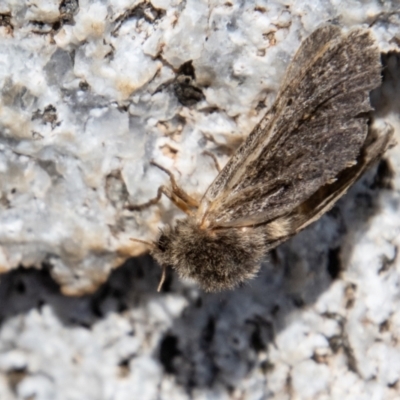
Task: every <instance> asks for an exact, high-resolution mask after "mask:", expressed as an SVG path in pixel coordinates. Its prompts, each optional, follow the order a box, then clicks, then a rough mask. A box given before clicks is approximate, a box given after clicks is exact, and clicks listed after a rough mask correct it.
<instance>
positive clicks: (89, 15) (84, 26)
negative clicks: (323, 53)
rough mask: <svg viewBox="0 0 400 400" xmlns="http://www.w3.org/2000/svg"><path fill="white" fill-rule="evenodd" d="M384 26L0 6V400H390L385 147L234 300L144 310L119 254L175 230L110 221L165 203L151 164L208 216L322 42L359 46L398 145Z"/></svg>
mask: <svg viewBox="0 0 400 400" xmlns="http://www.w3.org/2000/svg"><path fill="white" fill-rule="evenodd" d="M398 8H399V3H398V2H396V1H390V2H389V1H388V2H380V1H364V2H362V3H360V2H358V1H349V2H334V1H286V2H284V1H282V2H280V1H275V2H271V1H251V0H249V1H246V2H243V1H225V2H222V1H221V2H219V1H212V2H203V1H199V0H187V1H180V0H153V1H151V2H150V1H147V2H145V1H135V0H119V1H117V0H114V1H111V0H110V1H100V0H98V1H82V0H81V1H79V3H78V1H75V0H63V1H55V0H46V1H44V0H32V1H30V2H26V1H12V0H3V1H2V2H0V54H1V57H0V177H1V179H0V190H1V193H0V194H1V201H0V270H1V271H2V272H3V275H2V276H1V281H0V304H1V307H0V318H1V327H0V399H2V400H3V399H5V400H11V399H35V400H47V399H49V400H50V399H51V400H53V399H60V400H61V399H62V400H64V399H74V400H75V399H79V400H80V399H85V400H87V399H118V400H119V399H121V400H122V399H129V400H130V399H141V400H147V399H149V400H150V399H174V400H175V399H196V400H197V399H251V400H253V399H254V400H255V399H276V400H278V399H289V398H291V399H324V400H325V399H341V400H342V399H355V398H357V399H371V398H374V399H385V400H386V399H398V398H399V397H400V386H399V385H400V383H399V379H400V346H399V337H400V312H399V310H400V289H399V283H400V261H399V256H398V248H399V246H400V146H397V147H395V148H393V149H392V150H390V151H389V152H388V154H387V156H386V157H385V159H384V160H382V161H381V162H380V164H379V165H378V166H376V167H375V168H374V169H372V170H371V171H369V172H368V173H367V174H366V175H365V176H364V177H363V179H362V180H361V181H360V182H358V183H357V184H356V185H355V186H354V187H353V188H352V189H351V190H350V191H349V193H348V194H347V195H346V196H345V197H344V198H343V199H342V200H341V201H340V202H339V203H338V205H337V206H336V207H335V208H334V209H333V210H332V211H331V212H330V213H328V214H327V215H325V216H324V217H323V218H322V219H321V220H320V221H318V222H317V223H315V224H313V225H312V226H311V227H309V228H308V229H307V230H306V231H304V232H302V233H301V234H299V235H298V236H297V237H295V238H294V239H292V240H291V241H290V242H288V243H286V244H284V245H282V246H280V247H279V248H278V249H277V250H276V251H274V252H273V253H272V254H271V255H270V256H269V257H268V258H267V259H266V261H265V263H264V266H263V268H262V271H261V273H260V275H259V277H258V278H257V279H255V280H253V281H252V282H251V283H249V285H247V286H245V287H243V288H240V289H238V290H236V291H233V292H227V293H222V294H213V295H210V294H204V293H202V292H201V291H199V290H198V289H197V288H196V287H195V286H194V285H192V284H188V283H184V282H179V281H178V280H177V278H176V276H174V275H173V273H169V275H168V277H167V282H166V285H165V286H164V289H163V292H161V293H159V294H158V293H156V292H155V288H156V286H157V282H158V279H159V276H160V270H159V268H158V267H157V266H156V265H154V264H153V262H152V261H151V260H150V259H149V258H147V257H141V258H135V259H129V257H131V256H134V255H139V254H141V253H142V252H143V251H144V248H143V246H141V245H139V244H137V243H134V242H132V241H130V240H129V238H131V237H136V238H141V239H147V240H151V239H154V238H155V237H156V235H157V233H158V228H159V227H160V226H162V225H163V224H165V223H170V222H172V221H173V219H174V218H176V217H179V215H180V214H179V213H178V212H177V210H176V209H175V208H174V207H173V206H172V205H171V204H170V203H169V202H168V201H167V200H165V199H163V201H162V202H161V204H160V205H159V206H155V207H152V208H149V209H148V210H145V211H142V212H129V211H126V210H125V209H124V205H126V204H127V203H129V202H130V203H132V204H135V203H141V202H143V201H146V200H148V199H150V198H151V197H153V196H154V195H155V193H156V190H157V186H158V185H160V184H163V183H167V177H166V176H165V174H163V173H162V172H161V171H159V170H157V169H156V168H154V167H151V166H149V161H150V160H151V159H154V160H156V161H157V162H159V163H160V164H162V165H164V166H166V167H167V168H169V169H171V170H172V171H173V172H174V173H175V174H176V176H177V178H178V180H179V184H180V185H181V186H182V187H184V188H185V189H186V190H187V191H188V192H190V193H191V194H193V195H194V196H201V194H202V193H203V192H204V190H205V189H206V188H207V186H208V185H209V184H210V182H211V181H212V180H213V178H214V177H215V175H216V174H217V171H216V169H215V166H214V163H213V160H212V159H211V158H210V157H209V156H208V155H207V154H205V153H204V151H209V152H211V153H212V154H214V155H215V156H216V157H217V158H218V161H219V163H220V164H221V165H223V164H224V163H225V162H226V161H227V160H228V158H229V156H230V155H231V154H232V152H233V151H234V149H235V148H236V147H237V146H238V144H239V143H240V142H241V141H242V140H243V138H245V137H246V135H247V134H248V133H249V132H250V131H251V129H252V127H253V126H254V125H255V124H256V123H257V121H258V120H259V119H260V118H261V117H262V116H263V114H264V113H265V111H266V109H267V108H268V107H269V106H270V104H271V103H272V101H273V99H274V96H275V95H276V92H277V90H278V88H279V84H280V81H281V78H282V77H283V74H284V71H285V68H286V66H287V65H288V63H289V61H290V59H291V57H292V56H293V54H294V52H295V51H296V49H297V48H298V46H299V44H300V42H301V40H302V39H303V38H304V37H306V36H307V35H308V34H309V33H310V32H312V31H313V30H314V29H315V28H316V27H318V26H319V25H320V24H321V23H324V22H326V21H333V22H335V23H337V24H339V25H340V26H342V27H343V29H344V30H347V29H351V28H352V27H355V26H365V27H367V26H371V29H372V30H373V32H374V34H375V36H376V38H377V41H378V44H379V46H380V49H381V51H382V53H383V56H382V60H383V63H384V65H385V69H384V81H383V84H382V87H381V88H379V89H377V90H376V91H375V92H374V93H372V102H373V105H374V107H375V123H376V124H377V125H378V126H379V124H383V123H384V121H385V122H386V123H390V124H391V125H392V126H393V127H394V129H395V136H396V137H397V140H398V141H399V142H400V120H399V115H400V56H399V51H400V15H399V14H398V13H396V12H394V11H395V10H396V9H398ZM127 259H129V260H128V261H127V262H126V263H125V265H123V266H122V267H120V268H118V269H117V270H115V271H113V272H112V270H113V268H116V267H118V266H120V265H121V264H122V263H123V262H124V261H125V260H127ZM35 267H36V268H35ZM38 268H42V269H41V270H38ZM110 273H111V275H110ZM65 294H75V295H78V294H80V295H83V296H82V297H67V296H65Z"/></svg>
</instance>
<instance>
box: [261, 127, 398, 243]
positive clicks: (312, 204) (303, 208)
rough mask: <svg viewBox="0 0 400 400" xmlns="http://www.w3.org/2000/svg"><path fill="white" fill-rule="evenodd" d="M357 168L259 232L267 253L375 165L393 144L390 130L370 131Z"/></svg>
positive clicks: (342, 193)
mask: <svg viewBox="0 0 400 400" xmlns="http://www.w3.org/2000/svg"><path fill="white" fill-rule="evenodd" d="M368 136H369V137H368V138H367V140H366V142H365V144H364V146H363V148H362V149H361V153H360V156H359V157H358V160H357V164H355V165H353V166H351V167H349V168H346V169H345V170H343V171H342V172H340V173H339V175H338V176H337V180H336V181H335V182H333V183H332V184H327V185H324V186H323V187H321V188H320V189H319V190H317V191H316V192H315V193H314V194H313V195H312V196H311V197H310V198H309V199H307V200H306V201H305V202H303V203H302V204H300V205H299V206H298V207H296V208H295V209H293V210H292V211H291V212H290V213H289V214H288V215H286V216H284V217H281V218H278V219H277V220H275V221H272V222H271V223H269V224H266V225H265V226H263V227H262V228H261V229H262V230H263V232H264V235H265V242H266V248H267V250H271V249H273V248H274V247H276V246H278V245H279V244H280V243H282V242H284V241H286V240H287V239H289V238H290V237H292V236H294V235H295V234H297V233H298V232H300V231H301V230H303V229H304V228H306V227H307V226H308V225H310V224H311V223H313V222H315V221H316V220H317V219H319V218H320V217H321V216H322V215H323V214H325V213H326V212H327V211H329V210H330V209H331V208H332V207H333V206H334V204H335V203H336V202H337V201H338V200H339V199H340V197H342V196H343V195H344V194H345V193H346V192H347V190H348V189H349V188H350V187H351V186H352V185H353V183H354V182H355V181H356V180H357V179H358V178H359V177H360V176H361V175H362V174H363V173H364V172H365V171H366V170H367V169H368V168H369V167H370V166H371V165H372V164H374V163H375V162H376V161H377V160H378V159H379V158H380V157H381V156H382V154H383V153H384V152H385V151H386V150H387V148H388V147H389V146H390V145H391V144H392V138H393V128H392V127H391V126H387V127H386V129H385V130H382V131H380V132H378V131H373V130H371V131H370V134H369V135H368Z"/></svg>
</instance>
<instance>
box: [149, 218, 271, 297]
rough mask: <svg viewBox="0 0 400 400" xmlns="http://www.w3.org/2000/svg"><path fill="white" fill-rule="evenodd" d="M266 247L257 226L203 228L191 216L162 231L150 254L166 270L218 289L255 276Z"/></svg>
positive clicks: (214, 289) (210, 288)
mask: <svg viewBox="0 0 400 400" xmlns="http://www.w3.org/2000/svg"><path fill="white" fill-rule="evenodd" d="M264 246H265V245H264V241H263V239H262V237H261V235H260V234H259V233H256V232H255V231H254V229H249V230H246V231H244V230H240V229H220V230H210V229H202V228H200V227H199V226H198V225H197V224H196V223H195V222H194V221H192V220H191V219H189V218H188V219H185V220H181V221H178V222H177V224H176V226H175V227H173V228H171V227H167V228H166V229H165V230H163V231H162V232H161V235H160V237H159V238H158V240H157V242H156V243H155V246H154V248H153V249H152V251H151V253H152V255H153V257H154V258H155V259H156V260H157V262H158V263H159V264H160V265H161V266H162V267H163V269H164V270H165V268H167V267H172V268H173V269H174V270H175V271H176V272H177V274H178V275H179V277H181V278H184V279H185V278H186V279H190V280H194V281H196V282H197V283H198V284H199V285H200V286H201V287H202V288H203V289H204V290H205V291H209V292H215V291H221V290H224V289H231V288H233V287H235V286H237V285H238V284H240V283H241V282H244V281H246V280H247V279H250V278H252V277H254V275H255V274H256V273H257V271H258V270H259V267H260V262H261V259H262V255H263V253H264V250H265V247H264Z"/></svg>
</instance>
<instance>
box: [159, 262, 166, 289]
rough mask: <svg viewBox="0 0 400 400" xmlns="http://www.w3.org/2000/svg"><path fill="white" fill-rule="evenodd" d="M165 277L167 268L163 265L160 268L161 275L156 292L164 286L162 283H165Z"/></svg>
mask: <svg viewBox="0 0 400 400" xmlns="http://www.w3.org/2000/svg"><path fill="white" fill-rule="evenodd" d="M166 275H167V267H166V266H165V265H164V266H163V267H162V274H161V279H160V283H159V284H158V287H157V292H160V291H161V288H162V286H163V285H164V282H165V277H166Z"/></svg>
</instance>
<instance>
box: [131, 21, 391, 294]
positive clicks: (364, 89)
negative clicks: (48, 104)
mask: <svg viewBox="0 0 400 400" xmlns="http://www.w3.org/2000/svg"><path fill="white" fill-rule="evenodd" d="M380 82H381V63H380V54H379V51H378V48H377V45H376V43H375V41H374V39H373V37H372V35H371V33H370V31H369V30H367V29H361V28H358V29H354V30H352V31H350V32H349V33H347V34H342V32H341V30H340V29H339V28H338V27H336V26H334V25H324V26H322V27H320V28H318V29H317V30H315V31H314V32H313V33H312V34H311V35H310V36H308V38H306V39H305V40H304V41H303V42H302V44H301V46H300V48H299V49H298V51H297V53H296V54H295V56H294V58H293V60H292V62H291V63H290V65H289V67H288V68H287V71H286V74H285V77H284V79H283V83H282V85H281V87H280V90H279V93H278V95H277V97H276V100H275V102H274V103H273V105H272V106H271V108H270V109H269V110H268V111H267V113H266V114H265V116H264V117H263V118H262V119H261V121H260V122H259V123H258V124H257V126H256V127H255V128H254V129H253V131H252V132H251V133H250V135H249V136H248V137H247V139H246V140H245V141H244V142H243V144H242V145H241V146H240V147H239V149H238V150H237V151H236V153H235V154H234V155H233V156H232V158H231V159H230V160H229V161H228V163H227V164H226V165H225V167H224V168H223V169H222V170H221V171H220V173H219V174H218V176H217V177H216V178H215V180H214V181H213V183H212V184H211V185H210V186H209V187H208V189H207V191H206V192H205V193H204V195H203V197H202V198H201V200H200V201H197V200H196V199H194V198H192V197H191V196H189V195H188V194H187V193H185V191H183V190H182V189H181V188H179V186H178V185H177V183H176V181H175V179H174V176H173V175H172V173H171V172H169V171H168V170H166V169H165V168H163V167H161V166H160V165H158V164H155V163H153V165H156V166H157V167H159V168H160V169H162V170H163V171H164V172H166V173H167V174H168V175H169V177H170V181H171V188H168V187H166V186H162V187H160V188H159V189H158V193H157V196H156V197H155V198H154V199H152V200H150V201H148V202H146V203H144V204H141V205H136V206H135V205H130V206H128V208H129V209H131V210H138V209H142V208H144V207H148V206H150V205H152V204H155V203H157V202H158V201H159V200H160V198H161V196H162V194H164V195H166V196H167V197H169V198H170V199H171V201H172V202H173V203H174V204H175V205H176V206H178V207H179V208H180V209H181V210H183V211H184V212H185V213H186V214H187V217H186V218H185V219H182V220H178V221H177V222H176V224H175V226H167V227H165V228H164V229H162V230H161V234H160V236H159V238H158V240H157V241H156V242H153V243H148V242H145V243H147V244H148V245H149V246H150V253H151V254H152V255H153V257H154V258H155V259H156V261H157V262H158V263H159V264H160V265H161V266H162V267H163V277H162V281H161V282H160V286H159V288H160V287H161V285H162V282H163V279H164V277H165V269H166V268H167V267H172V268H173V269H174V270H175V271H176V272H177V273H178V275H179V276H180V277H181V278H191V279H193V280H195V281H197V282H198V284H199V285H200V286H201V287H202V288H203V289H204V290H206V291H220V290H224V289H230V288H233V287H235V286H237V285H238V284H240V283H242V282H244V281H246V280H247V279H250V278H252V277H254V276H255V275H256V273H257V272H258V270H259V268H260V264H261V261H262V258H263V256H264V255H265V254H266V253H267V252H268V251H269V250H271V249H273V248H274V247H276V246H278V245H279V244H280V243H282V242H284V241H286V240H287V239H289V238H290V237H292V236H293V235H295V234H296V233H298V232H300V231H301V230H302V229H304V228H305V227H307V226H308V225H309V224H311V223H312V222H314V221H316V220H317V219H318V218H319V217H321V215H323V214H324V213H325V212H327V211H328V210H329V209H331V208H332V206H333V205H334V204H335V202H336V201H337V200H338V199H339V198H340V197H341V196H343V194H345V193H346V191H347V189H348V188H349V187H350V186H351V185H352V184H353V183H354V182H355V181H356V180H357V179H358V178H359V177H360V175H361V174H362V173H363V172H364V171H365V170H366V169H367V168H368V167H369V166H370V165H371V164H372V163H374V162H375V161H376V160H377V159H378V158H379V157H380V156H381V155H382V154H383V153H384V152H385V150H386V149H387V148H388V147H389V144H390V141H391V137H392V130H391V129H390V128H388V129H385V130H382V131H381V132H377V131H373V130H372V129H368V121H369V112H370V111H371V109H372V108H371V105H370V101H369V92H370V91H371V90H372V89H374V88H376V87H377V86H379V85H380ZM133 240H135V239H133Z"/></svg>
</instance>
